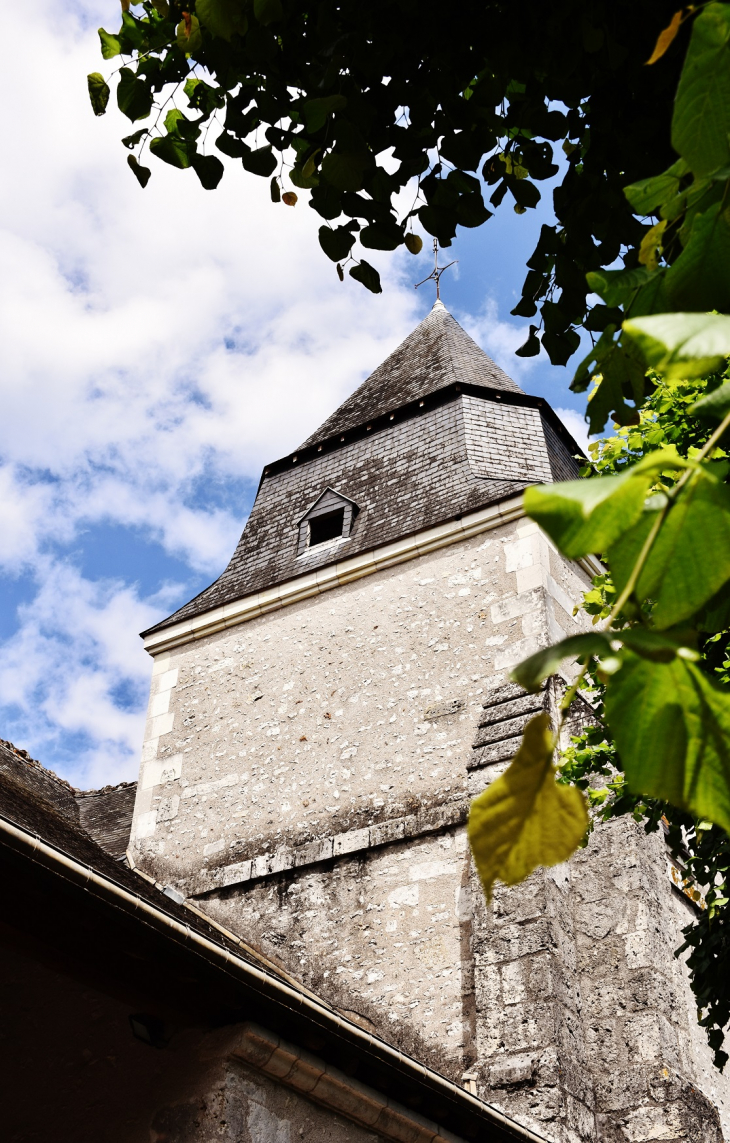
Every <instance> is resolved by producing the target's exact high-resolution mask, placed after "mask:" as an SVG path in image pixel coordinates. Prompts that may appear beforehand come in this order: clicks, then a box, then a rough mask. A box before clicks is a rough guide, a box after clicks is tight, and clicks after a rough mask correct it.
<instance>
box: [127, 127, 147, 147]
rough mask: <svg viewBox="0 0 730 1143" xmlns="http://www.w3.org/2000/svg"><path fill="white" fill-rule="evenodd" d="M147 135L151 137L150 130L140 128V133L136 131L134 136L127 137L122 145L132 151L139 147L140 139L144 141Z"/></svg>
mask: <svg viewBox="0 0 730 1143" xmlns="http://www.w3.org/2000/svg"><path fill="white" fill-rule="evenodd" d="M145 135H149V130H148V129H147V128H146V127H140V129H139V131H135V132H134V134H133V135H125V137H124V138H123V139H122V144H123V146H125V147H128V148H129V150H130V151H131V150H132V148H133V147H136V146H137V144H138V143H139V141H140V139H144V137H145Z"/></svg>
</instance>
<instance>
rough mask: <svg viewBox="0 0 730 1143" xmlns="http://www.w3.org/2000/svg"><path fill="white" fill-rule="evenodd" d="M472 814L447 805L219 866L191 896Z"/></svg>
mask: <svg viewBox="0 0 730 1143" xmlns="http://www.w3.org/2000/svg"><path fill="white" fill-rule="evenodd" d="M468 812H469V803H468V802H466V801H458V802H447V803H446V804H445V805H441V806H434V807H433V808H432V809H428V810H422V811H421V812H419V813H417V814H408V815H407V816H406V817H402V818H391V819H390V820H389V821H384V822H378V823H377V824H375V825H371V826H366V827H365V828H364V829H353V830H348V831H347V832H346V833H338V834H336V835H335V836H333V837H325V838H322V839H321V840H317V841H309V842H307V843H306V844H305V845H297V846H293V847H292V848H290V849H280V850H277V852H276V853H272V854H262V855H260V856H259V857H254V858H251V859H249V860H246V861H237V862H235V863H233V864H232V865H223V866H219V867H218V868H217V869H211V870H209V871H206V872H205V873H204V874H202V875H201V876H200V878H199V879H198V880H197V881H196V882H195V883H194V885H193V886H191V888H190V889H189V891H188V894H187V896H188V897H203V896H205V895H206V894H208V893H215V892H216V891H219V890H221V889H228V888H230V887H231V886H233V885H244V884H246V883H247V882H250V881H259V880H261V878H263V877H272V876H274V875H275V874H277V873H285V872H287V871H288V870H290V869H301V868H302V867H303V866H306V865H316V864H318V863H319V862H322V861H329V860H331V859H333V858H336V857H345V856H347V855H349V854H353V853H362V852H363V851H365V850H368V849H374V848H375V847H376V846H380V845H388V844H389V843H390V842H393V841H402V840H404V839H405V838H411V837H420V836H421V835H422V834H425V833H435V832H436V831H437V830H440V829H444V828H446V827H448V826H454V825H462V824H463V823H464V822H465V821H466V818H467V814H468Z"/></svg>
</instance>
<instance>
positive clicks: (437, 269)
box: [413, 238, 459, 302]
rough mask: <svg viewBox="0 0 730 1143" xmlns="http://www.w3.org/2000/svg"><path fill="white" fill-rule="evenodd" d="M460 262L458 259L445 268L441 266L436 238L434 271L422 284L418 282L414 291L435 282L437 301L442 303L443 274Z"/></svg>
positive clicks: (434, 241)
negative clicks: (427, 283)
mask: <svg viewBox="0 0 730 1143" xmlns="http://www.w3.org/2000/svg"><path fill="white" fill-rule="evenodd" d="M458 261H459V259H458V258H454V261H453V262H448V263H447V264H446V265H445V266H439V243H438V238H434V240H433V270H432V271H431V273H430V274H429V275H428V277H427V278H424V279H423V281H422V282H416V284H415V286H414V287H413V288H414V290H417V289H418V287H419V286H424V285H425V284H426V282H431V281H434V282H435V283H436V301H437V302H439V301H441V275H442V274H443V272H444V270H448V268H449V266H455V265H456V263H457V262H458Z"/></svg>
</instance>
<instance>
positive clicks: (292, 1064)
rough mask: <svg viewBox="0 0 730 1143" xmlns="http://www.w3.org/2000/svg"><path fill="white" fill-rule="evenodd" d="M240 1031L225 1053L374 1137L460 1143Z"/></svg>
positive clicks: (268, 1036)
mask: <svg viewBox="0 0 730 1143" xmlns="http://www.w3.org/2000/svg"><path fill="white" fill-rule="evenodd" d="M243 1029H244V1030H243V1034H242V1035H241V1037H240V1039H239V1041H238V1043H237V1044H236V1046H235V1048H234V1049H233V1052H232V1053H231V1054H232V1055H233V1056H234V1058H236V1059H239V1060H242V1061H244V1062H245V1063H247V1064H249V1065H251V1066H252V1067H254V1068H257V1069H258V1070H259V1071H262V1072H264V1074H265V1075H269V1076H271V1077H272V1079H276V1080H277V1081H278V1082H279V1083H283V1084H285V1085H286V1086H287V1087H290V1088H292V1089H293V1090H294V1091H296V1092H298V1093H299V1094H300V1095H304V1096H306V1098H307V1099H311V1100H313V1101H314V1102H315V1103H319V1104H321V1105H323V1106H324V1107H327V1108H329V1109H330V1110H331V1111H334V1112H336V1113H338V1114H339V1115H343V1116H345V1118H346V1119H349V1120H351V1121H352V1122H353V1123H357V1124H359V1125H360V1126H362V1127H366V1128H369V1129H370V1130H373V1131H376V1132H377V1134H378V1136H379V1138H381V1139H383V1140H386V1139H387V1140H390V1141H392V1143H463V1140H462V1139H460V1137H459V1136H456V1135H453V1134H452V1133H451V1131H447V1130H446V1128H444V1127H440V1126H439V1124H437V1123H434V1122H433V1121H432V1120H430V1119H426V1117H425V1116H423V1115H420V1114H419V1113H418V1112H417V1111H412V1110H410V1108H407V1107H405V1106H404V1105H403V1104H401V1103H398V1102H397V1100H394V1099H390V1098H389V1097H388V1096H384V1095H383V1094H382V1093H381V1092H379V1091H376V1089H375V1088H372V1087H369V1086H368V1085H367V1084H364V1083H361V1082H360V1081H359V1080H357V1079H354V1078H353V1077H352V1076H348V1075H346V1074H345V1073H344V1072H341V1071H339V1069H338V1068H334V1067H332V1065H331V1064H327V1063H325V1062H324V1060H321V1059H319V1058H318V1057H317V1056H314V1055H312V1053H311V1052H308V1051H306V1050H304V1049H303V1048H298V1047H296V1046H295V1045H294V1044H289V1043H287V1042H286V1041H285V1040H281V1039H280V1038H279V1037H278V1036H276V1035H274V1034H272V1033H271V1032H269V1031H267V1030H266V1029H264V1028H261V1027H259V1026H258V1025H257V1024H253V1023H246V1024H244V1025H243ZM524 1134H525V1135H527V1134H528V1133H527V1132H525V1133H524ZM531 1138H533V1139H534V1138H536V1137H535V1136H531Z"/></svg>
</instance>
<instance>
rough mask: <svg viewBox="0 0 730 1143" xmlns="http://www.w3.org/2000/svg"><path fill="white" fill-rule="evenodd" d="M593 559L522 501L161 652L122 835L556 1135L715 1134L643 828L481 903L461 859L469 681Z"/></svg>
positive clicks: (385, 1025)
mask: <svg viewBox="0 0 730 1143" xmlns="http://www.w3.org/2000/svg"><path fill="white" fill-rule="evenodd" d="M586 583H587V576H585V575H584V574H583V573H582V572H581V571H580V570H579V569H578V568H576V567H575V566H574V565H571V564H569V563H567V562H566V561H564V560H563V559H562V558H561V557H560V556H559V555H558V553H557V552H556V551H555V550H554V549H553V548H552V546H551V544H550V543H549V542H548V541H547V540H546V539H545V537H544V536H543V535H542V534H541V533H540V532H539V531H538V529H537V528H536V526H535V525H534V524H532V523H531V522H528V521H526V520H521V521H517V522H515V523H510V524H503V525H501V526H499V527H497V528H492V529H491V530H490V531H486V532H485V533H484V534H482V535H478V536H474V537H472V538H471V539H468V540H462V541H461V542H459V543H456V544H454V545H453V546H451V547H448V548H444V549H441V550H439V551H436V552H431V553H430V554H426V555H422V556H420V557H419V558H418V559H416V560H412V561H411V562H409V563H405V564H401V565H396V566H394V567H390V568H388V569H386V570H382V571H379V572H377V573H375V574H372V575H369V576H366V577H365V578H363V579H361V580H359V581H356V582H353V583H350V584H347V585H345V586H342V587H339V588H337V589H335V590H331V591H327V592H326V593H324V594H323V595H321V596H319V597H316V598H314V599H310V600H304V601H300V602H298V603H294V604H292V605H290V606H287V607H284V608H282V609H281V610H279V611H276V612H272V613H270V614H269V615H266V616H263V617H260V618H257V619H253V620H251V621H249V622H247V623H245V624H242V625H239V626H237V627H234V628H232V629H230V630H227V631H221V632H218V633H216V634H212V635H210V636H207V637H206V638H202V639H200V640H198V641H196V642H193V643H189V644H187V645H185V646H182V647H180V648H178V649H175V650H173V651H171V652H169V653H167V654H164V655H162V656H160V657H159V658H158V660H157V661H156V663H155V668H154V670H155V674H154V678H153V690H152V696H151V699H150V710H149V720H148V729H147V736H146V742H145V752H144V755H143V764H142V769H141V774H140V783H139V790H138V794H137V803H136V808H135V820H134V826H133V836H132V850H131V853H132V856H133V860H134V861H135V863H136V864H138V865H139V866H140V867H141V868H142V869H143V870H144V871H145V872H147V873H148V874H151V875H152V876H154V877H155V879H156V880H157V881H159V882H161V883H163V884H169V885H172V886H174V887H175V888H176V889H177V890H178V891H179V892H181V893H183V894H184V895H185V896H187V897H188V898H191V899H193V900H194V901H195V903H196V905H197V906H198V907H199V908H201V909H203V910H204V911H206V912H207V913H208V915H209V916H211V917H212V918H213V919H215V920H216V921H217V922H218V923H219V924H222V925H224V926H225V927H227V928H229V929H231V930H233V931H234V932H236V933H238V934H240V935H241V936H243V937H244V938H245V939H246V940H247V941H249V942H251V943H253V944H255V945H257V946H259V947H260V948H261V949H262V951H263V952H265V953H266V955H268V956H269V957H271V958H273V959H276V960H277V961H278V962H279V963H280V964H282V965H283V966H284V967H285V968H286V969H287V970H288V971H289V972H291V973H293V974H294V975H296V976H297V977H299V978H300V979H302V980H303V981H305V982H306V983H307V984H308V985H309V986H310V987H311V988H313V989H314V990H316V991H317V992H318V993H319V994H321V995H322V996H323V997H324V998H325V999H327V1000H328V1001H329V1002H330V1003H332V1004H333V1005H334V1006H335V1007H336V1008H338V1009H339V1010H341V1011H342V1012H345V1013H347V1014H348V1016H350V1018H352V1019H354V1020H357V1021H359V1022H360V1023H362V1024H363V1026H365V1027H367V1028H369V1029H371V1030H375V1031H376V1032H377V1033H378V1034H379V1035H381V1036H383V1037H384V1038H386V1039H388V1040H389V1041H390V1042H392V1043H395V1044H397V1045H398V1046H399V1047H401V1048H403V1049H404V1050H405V1051H407V1052H409V1053H410V1054H411V1055H414V1056H415V1057H416V1058H418V1059H421V1060H422V1061H424V1062H426V1063H429V1064H431V1065H432V1066H435V1067H436V1068H438V1069H439V1070H441V1071H443V1072H444V1073H446V1074H447V1075H449V1076H450V1077H452V1078H456V1079H457V1081H458V1080H461V1081H462V1082H463V1083H464V1084H465V1085H467V1086H469V1087H470V1089H471V1088H472V1087H475V1088H476V1090H478V1092H479V1094H480V1095H482V1096H483V1097H484V1098H486V1099H488V1100H489V1101H490V1102H493V1103H496V1104H498V1105H499V1106H500V1107H501V1108H503V1109H504V1110H505V1111H506V1112H508V1113H509V1114H510V1115H512V1116H514V1117H516V1118H517V1119H519V1120H520V1121H522V1122H524V1123H525V1124H527V1125H529V1126H531V1127H532V1128H533V1129H535V1130H537V1131H539V1132H540V1133H542V1134H543V1135H544V1136H545V1137H546V1138H547V1139H549V1140H551V1141H554V1143H579V1141H583V1140H599V1139H600V1140H602V1141H606V1143H618V1141H619V1140H620V1141H622V1143H624V1141H625V1143H644V1141H645V1140H646V1141H648V1140H650V1139H662V1140H665V1141H672V1140H675V1139H676V1140H680V1139H687V1140H690V1141H691V1143H694V1141H695V1140H697V1141H699V1140H700V1139H702V1140H703V1141H704V1140H707V1143H716V1141H717V1140H718V1139H719V1138H720V1136H719V1135H718V1134H717V1132H718V1128H717V1123H716V1120H715V1119H714V1118H713V1117H714V1115H715V1113H714V1111H713V1110H712V1107H711V1103H710V1101H711V1100H713V1101H714V1102H716V1103H718V1104H719V1105H721V1104H722V1103H723V1100H724V1098H725V1092H726V1083H725V1081H724V1080H722V1079H720V1078H719V1077H718V1076H717V1073H714V1072H712V1071H711V1070H709V1069H708V1067H707V1063H708V1059H709V1053H708V1052H707V1049H706V1048H705V1047H704V1045H702V1043H701V1037H698V1036H697V1035H696V1033H695V1032H694V1030H693V1029H691V1028H690V1023H691V1021H690V1017H689V1012H690V1005H691V1000H690V993H689V989H688V985H687V982H686V980H685V978H684V977H683V975H682V971H681V967H680V966H679V964H678V962H676V961H675V959H674V958H673V950H674V949H675V948H676V947H677V946H678V944H679V943H680V940H681V938H680V935H679V930H680V928H681V921H682V917H681V916H680V914H679V913H678V911H677V909H678V902H677V901H676V900H675V899H674V894H675V892H676V891H675V890H674V889H673V887H672V885H671V882H670V880H669V877H668V875H667V872H666V856H665V855H664V853H663V852H662V851H661V844H660V839H648V840H647V839H644V838H643V836H639V833H638V832H637V830H636V829H635V828H634V827H633V826H630V827H629V826H627V825H626V824H625V823H619V824H618V826H617V827H616V828H613V827H612V828H608V827H606V828H604V827H601V828H600V829H599V830H597V831H596V833H595V834H594V835H593V837H592V839H591V842H590V845H589V847H588V849H587V850H585V851H582V852H581V853H580V854H579V855H578V857H577V858H576V859H574V861H573V862H572V863H569V864H568V865H567V866H566V867H561V868H560V869H558V870H551V871H541V872H538V873H537V874H535V875H534V876H533V877H532V878H531V879H530V880H529V881H528V882H527V883H526V884H525V885H522V886H518V887H516V888H514V889H510V890H505V889H502V890H500V891H499V892H498V893H497V894H496V895H495V902H494V905H493V906H492V907H490V909H489V910H487V909H486V907H485V906H484V902H483V898H482V895H481V890H480V888H479V886H478V884H477V883H476V882H475V879H474V874H473V871H472V869H471V866H470V859H469V855H468V850H467V846H466V839H465V830H464V822H465V819H466V813H467V810H468V804H469V801H470V799H471V798H472V797H473V796H474V795H475V794H476V793H478V792H479V791H480V790H481V789H483V788H484V786H485V785H486V783H487V782H489V781H491V780H492V779H493V778H494V777H495V776H496V775H497V774H498V773H500V772H501V771H502V770H503V769H504V767H505V765H506V764H507V762H506V753H507V752H505V751H503V752H502V754H501V756H500V755H499V753H497V754H495V753H494V751H493V750H491V745H489V746H487V747H483V748H481V747H480V749H478V750H475V749H474V746H475V744H476V743H477V742H481V741H482V739H483V738H486V739H487V740H488V741H489V740H490V738H491V737H492V731H491V729H490V728H489V727H488V726H487V728H486V730H482V731H478V729H477V728H478V726H479V724H480V722H484V718H483V714H484V704H487V706H488V707H490V706H491V705H492V704H493V703H494V692H495V688H499V687H504V684H505V682H506V679H507V672H508V669H509V667H510V666H511V665H512V664H513V663H515V662H516V661H518V660H519V659H521V658H523V657H524V656H526V655H528V654H530V653H531V652H532V651H534V650H535V649H536V648H537V647H539V646H541V645H544V644H545V643H546V642H547V641H548V640H550V641H553V640H557V639H559V638H561V637H563V636H564V635H566V634H569V633H571V632H574V631H576V630H578V629H579V623H580V622H585V617H579V619H578V620H576V619H575V618H574V617H573V616H572V610H573V606H574V602H575V601H576V600H577V599H579V597H580V591H581V590H582V589H583V588H584V587H585V584H586ZM499 695H500V699H499V701H507V700H509V701H513V699H512V696H511V693H509V694H508V692H507V691H504V690H503V691H500V692H499ZM490 696H491V697H490ZM546 701H550V695H549V693H548V698H547V699H546ZM487 721H488V720H487ZM518 722H519V720H518ZM506 725H507V723H505V726H506ZM510 725H511V724H510ZM518 730H519V727H518V726H517V727H516V728H514V729H513V731H512V733H518ZM496 757H498V758H499V760H498V761H496V762H495V761H494V759H495V758H496ZM621 830H628V834H627V835H626V837H624V836H623V835H622V834H621V833H620V831H621ZM657 846H658V847H659V848H657ZM682 907H683V906H682ZM684 923H686V919H684ZM604 930H605V931H604ZM650 937H651V939H650ZM660 938H661V939H660ZM642 942H644V943H643V944H642ZM647 942H649V943H648V944H647ZM642 950H643V951H642ZM642 958H643V959H642ZM688 1124H699V1125H700V1127H697V1126H691V1127H690V1126H688ZM698 1131H699V1132H700V1134H698V1133H697V1132H698ZM652 1132H653V1134H652ZM657 1132H658V1134H657ZM672 1132H674V1134H672ZM682 1132H684V1134H682Z"/></svg>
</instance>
